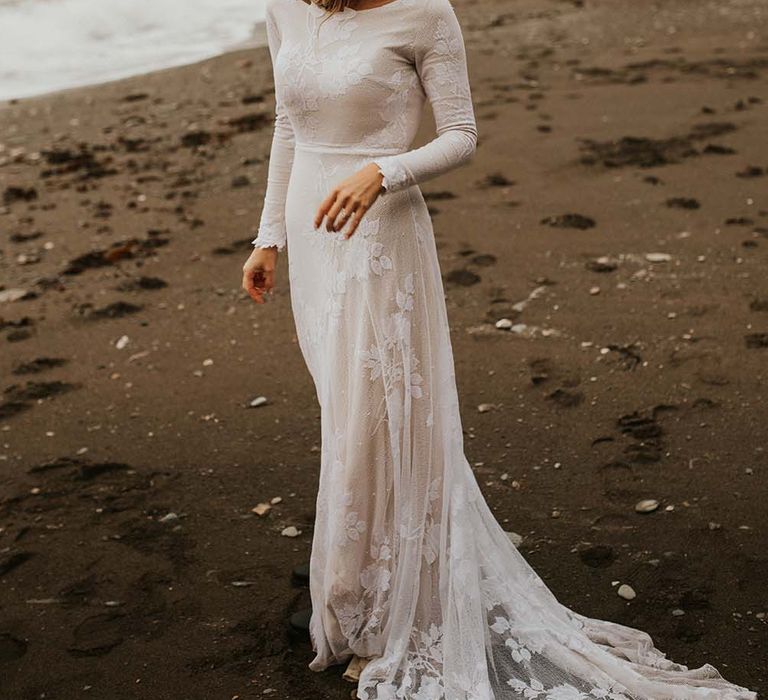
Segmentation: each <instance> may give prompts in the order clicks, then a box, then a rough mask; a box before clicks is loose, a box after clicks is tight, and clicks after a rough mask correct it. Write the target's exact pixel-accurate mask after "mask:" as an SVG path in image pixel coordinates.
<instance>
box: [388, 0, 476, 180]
mask: <svg viewBox="0 0 768 700" xmlns="http://www.w3.org/2000/svg"><path fill="white" fill-rule="evenodd" d="M425 4H426V8H425V13H426V23H425V26H423V27H421V26H420V27H419V28H418V36H417V39H416V42H415V47H414V49H415V52H414V60H415V66H416V71H417V73H418V75H419V78H420V80H421V84H422V86H423V88H424V92H425V94H426V95H427V98H428V99H429V101H430V104H431V105H432V112H433V114H434V117H435V126H436V128H437V136H436V137H435V138H434V139H432V141H430V142H429V143H427V144H425V145H423V146H421V147H420V148H415V149H412V150H410V151H406V152H405V153H398V154H395V155H391V156H383V157H380V158H376V159H374V161H373V162H374V163H376V164H377V165H378V166H379V171H380V172H381V174H382V175H383V176H384V180H383V182H382V184H383V186H384V188H385V190H386V192H396V191H398V190H402V189H405V188H406V187H410V186H411V185H414V184H418V183H421V182H424V181H425V180H428V179H430V178H433V177H436V176H437V175H441V174H442V173H444V172H446V171H447V170H450V169H452V168H455V167H457V166H458V165H461V164H462V163H465V162H466V161H468V160H470V158H471V157H472V155H473V154H474V152H475V147H476V145H477V125H476V122H475V114H474V109H473V106H472V95H471V92H470V87H469V77H468V74H467V60H466V50H465V47H464V39H463V36H462V33H461V27H460V25H459V21H458V19H457V17H456V14H455V12H454V10H453V6H452V5H451V3H450V0H425Z"/></svg>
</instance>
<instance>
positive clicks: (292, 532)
mask: <svg viewBox="0 0 768 700" xmlns="http://www.w3.org/2000/svg"><path fill="white" fill-rule="evenodd" d="M280 534H281V535H282V536H283V537H298V536H299V535H300V534H301V530H299V529H297V528H296V527H294V526H293V525H289V526H288V527H287V528H285V529H284V530H283V531H282V532H281V533H280Z"/></svg>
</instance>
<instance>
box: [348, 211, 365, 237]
mask: <svg viewBox="0 0 768 700" xmlns="http://www.w3.org/2000/svg"><path fill="white" fill-rule="evenodd" d="M365 212H366V209H365V207H360V208H359V209H356V210H355V213H354V214H353V216H352V221H351V223H350V224H349V228H348V229H347V232H346V234H345V238H351V237H352V234H353V233H354V232H355V229H356V228H357V225H358V224H359V223H360V220H361V219H362V218H363V216H364V215H365Z"/></svg>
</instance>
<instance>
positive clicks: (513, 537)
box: [507, 531, 523, 547]
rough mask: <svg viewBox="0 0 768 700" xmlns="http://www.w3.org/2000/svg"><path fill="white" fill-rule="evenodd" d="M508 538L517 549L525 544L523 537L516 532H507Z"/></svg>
mask: <svg viewBox="0 0 768 700" xmlns="http://www.w3.org/2000/svg"><path fill="white" fill-rule="evenodd" d="M507 537H509V541H510V542H511V543H512V544H513V545H515V547H519V546H520V545H521V544H522V543H523V536H522V535H518V534H517V533H516V532H511V531H507Z"/></svg>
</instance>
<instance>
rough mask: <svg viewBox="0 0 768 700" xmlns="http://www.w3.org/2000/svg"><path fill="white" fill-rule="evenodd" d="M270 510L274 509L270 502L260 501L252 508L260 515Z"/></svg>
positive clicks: (252, 510) (253, 511)
mask: <svg viewBox="0 0 768 700" xmlns="http://www.w3.org/2000/svg"><path fill="white" fill-rule="evenodd" d="M270 510H272V506H271V505H269V503H259V504H258V505H256V506H254V507H253V508H251V512H252V513H256V515H258V516H259V517H261V516H263V515H266V514H267V513H269V511H270Z"/></svg>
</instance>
